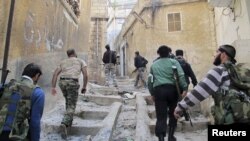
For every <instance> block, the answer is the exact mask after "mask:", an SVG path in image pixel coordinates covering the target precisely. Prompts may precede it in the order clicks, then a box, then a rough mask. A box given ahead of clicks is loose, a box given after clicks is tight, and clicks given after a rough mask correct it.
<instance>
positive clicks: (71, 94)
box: [59, 80, 80, 126]
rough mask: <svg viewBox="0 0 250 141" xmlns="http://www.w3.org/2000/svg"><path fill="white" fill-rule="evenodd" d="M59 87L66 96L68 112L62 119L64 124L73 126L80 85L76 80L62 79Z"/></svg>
mask: <svg viewBox="0 0 250 141" xmlns="http://www.w3.org/2000/svg"><path fill="white" fill-rule="evenodd" d="M59 87H60V88H61V90H62V93H63V96H64V98H65V106H66V112H65V114H64V116H63V119H62V122H61V123H62V124H65V125H66V126H71V125H72V122H73V116H74V112H75V109H76V103H77V99H78V89H79V87H80V85H79V84H78V82H77V81H74V80H60V81H59Z"/></svg>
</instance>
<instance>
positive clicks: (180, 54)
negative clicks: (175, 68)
mask: <svg viewBox="0 0 250 141" xmlns="http://www.w3.org/2000/svg"><path fill="white" fill-rule="evenodd" d="M175 56H183V50H181V49H177V50H176V51H175Z"/></svg>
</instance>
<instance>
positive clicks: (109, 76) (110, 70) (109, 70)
mask: <svg viewBox="0 0 250 141" xmlns="http://www.w3.org/2000/svg"><path fill="white" fill-rule="evenodd" d="M104 67H105V71H104V72H105V86H109V81H110V80H111V81H112V82H113V85H114V86H117V82H116V79H115V76H116V74H115V65H114V64H113V63H107V64H105V65H104Z"/></svg>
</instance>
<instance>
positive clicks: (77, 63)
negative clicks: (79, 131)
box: [52, 49, 88, 138]
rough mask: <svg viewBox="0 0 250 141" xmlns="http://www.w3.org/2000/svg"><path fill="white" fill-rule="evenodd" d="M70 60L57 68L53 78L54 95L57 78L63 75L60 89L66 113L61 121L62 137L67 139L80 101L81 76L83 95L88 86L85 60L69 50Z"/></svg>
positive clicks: (53, 93) (62, 62)
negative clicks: (81, 78)
mask: <svg viewBox="0 0 250 141" xmlns="http://www.w3.org/2000/svg"><path fill="white" fill-rule="evenodd" d="M67 55H68V58H67V59H65V60H63V61H61V63H60V64H59V66H58V67H57V68H56V70H55V72H54V74H53V78H52V95H55V94H56V93H57V92H56V88H55V87H56V82H57V77H58V75H59V74H60V73H61V76H60V79H59V87H60V88H61V91H62V93H63V96H64V98H65V106H66V112H65V114H64V117H63V119H62V121H61V128H62V131H63V132H62V137H63V138H67V127H70V126H72V122H73V115H74V112H75V108H76V103H77V99H78V89H79V87H80V85H79V82H78V78H79V76H80V74H81V73H82V75H83V87H82V89H81V93H85V92H86V86H87V82H88V75H87V65H86V63H85V61H84V60H82V59H79V58H77V55H76V52H75V50H74V49H69V50H67Z"/></svg>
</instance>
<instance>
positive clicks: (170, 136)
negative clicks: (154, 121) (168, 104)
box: [168, 126, 176, 141]
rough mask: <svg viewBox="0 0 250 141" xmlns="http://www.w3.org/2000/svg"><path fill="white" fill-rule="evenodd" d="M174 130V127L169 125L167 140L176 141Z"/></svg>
mask: <svg viewBox="0 0 250 141" xmlns="http://www.w3.org/2000/svg"><path fill="white" fill-rule="evenodd" d="M174 132H175V127H171V126H170V127H169V131H168V141H176V138H175V136H174Z"/></svg>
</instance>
